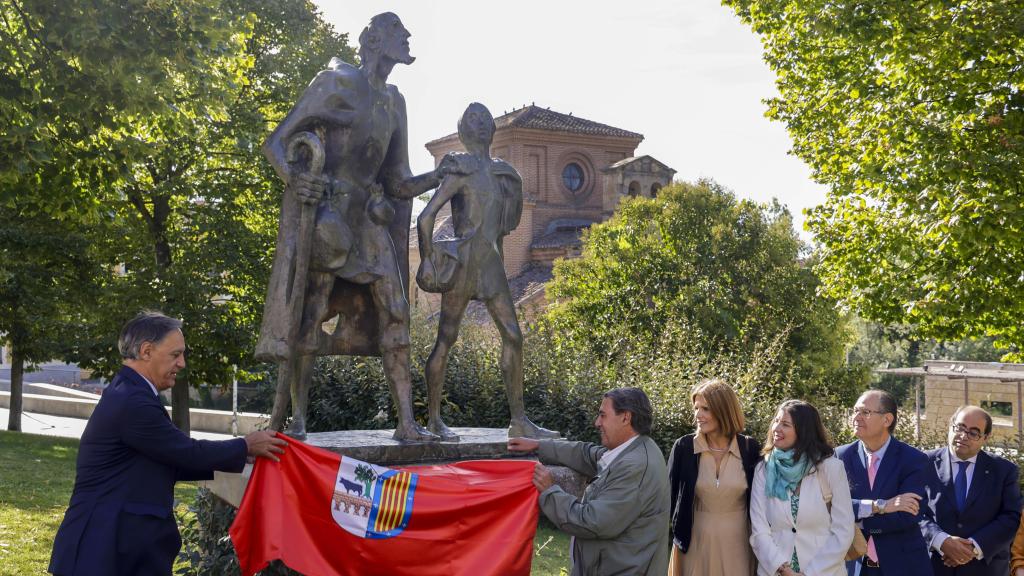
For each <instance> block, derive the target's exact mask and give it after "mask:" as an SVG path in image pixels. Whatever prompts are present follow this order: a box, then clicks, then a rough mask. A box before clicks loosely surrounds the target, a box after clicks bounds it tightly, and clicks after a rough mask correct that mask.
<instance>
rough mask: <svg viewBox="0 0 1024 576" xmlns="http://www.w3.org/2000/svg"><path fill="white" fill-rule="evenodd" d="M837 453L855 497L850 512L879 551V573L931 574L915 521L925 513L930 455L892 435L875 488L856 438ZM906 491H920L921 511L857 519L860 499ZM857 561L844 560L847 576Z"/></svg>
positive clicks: (901, 575)
mask: <svg viewBox="0 0 1024 576" xmlns="http://www.w3.org/2000/svg"><path fill="white" fill-rule="evenodd" d="M836 456H837V457H839V459H840V460H842V461H843V464H844V465H845V466H846V477H847V478H848V479H849V481H850V496H851V497H852V498H853V515H854V517H855V518H857V520H859V521H860V522H861V523H862V529H863V531H864V537H865V538H867V537H869V536H871V537H873V538H874V539H875V550H877V551H878V564H879V566H881V570H882V574H884V575H885V576H932V565H931V562H930V561H929V559H928V547H927V545H926V544H925V542H924V538H922V537H921V529H920V526H919V524H918V523H919V522H920V520H921V519H922V518H924V517H927V516H928V515H929V512H928V506H927V505H926V502H925V500H924V498H925V486H926V485H927V484H928V480H929V477H930V474H931V472H930V470H931V465H930V464H929V462H928V457H927V456H925V455H924V453H923V452H921V451H920V450H918V449H916V448H914V447H912V446H908V445H907V444H904V443H903V442H900V441H899V440H897V439H896V438H892V439H891V440H890V441H889V447H888V448H887V449H886V451H885V457H884V458H882V463H881V464H880V465H879V468H878V472H877V474H876V475H875V486H874V488H873V489H872V488H870V487H869V484H868V471H867V469H866V468H865V467H864V461H863V460H861V448H860V441H859V440H858V441H856V442H852V443H850V444H845V445H843V446H840V447H839V448H837V449H836ZM907 492H913V493H915V494H920V495H921V509H920V511H919V512H918V514H917V516H911V515H910V514H908V513H906V512H896V513H893V514H880V515H877V516H869V517H866V518H864V519H861V518H860V517H859V515H858V514H859V512H860V503H859V502H858V501H859V500H877V499H879V498H885V499H889V498H893V497H895V496H898V495H900V494H904V493H907ZM856 564H857V562H847V564H846V570H847V572H848V573H849V574H850V575H851V576H852V575H853V574H854V570H855V565H856Z"/></svg>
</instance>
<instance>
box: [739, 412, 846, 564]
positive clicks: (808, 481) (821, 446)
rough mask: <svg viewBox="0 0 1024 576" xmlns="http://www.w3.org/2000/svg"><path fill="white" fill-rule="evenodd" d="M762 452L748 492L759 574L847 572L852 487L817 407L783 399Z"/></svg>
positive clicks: (752, 538)
mask: <svg viewBox="0 0 1024 576" xmlns="http://www.w3.org/2000/svg"><path fill="white" fill-rule="evenodd" d="M763 453H764V455H765V459H764V461H763V462H761V463H760V464H758V466H757V470H756V471H755V472H754V485H753V487H752V489H751V495H750V524H751V535H750V544H751V546H752V547H753V549H754V555H755V556H756V557H757V562H758V568H757V573H758V575H759V576H773V575H779V576H793V575H804V576H846V567H845V564H844V559H845V556H846V551H847V550H848V549H849V548H850V543H851V542H853V530H854V526H853V506H852V504H851V502H850V486H849V484H848V483H847V480H846V469H845V468H844V467H843V463H842V462H841V461H839V460H838V459H836V458H835V457H834V453H835V451H834V450H833V447H832V444H831V442H830V440H829V437H828V433H827V432H826V431H825V427H824V426H822V424H821V417H820V416H819V415H818V411H817V410H816V409H815V408H814V406H811V405H810V404H808V403H806V402H804V401H802V400H787V401H786V402H783V403H782V405H781V406H779V411H778V413H777V414H776V415H775V419H774V420H773V421H772V426H771V429H770V430H769V432H768V438H767V439H766V440H765V445H764V450H763ZM823 481H824V482H823ZM826 497H830V499H831V502H826V500H825V498H826Z"/></svg>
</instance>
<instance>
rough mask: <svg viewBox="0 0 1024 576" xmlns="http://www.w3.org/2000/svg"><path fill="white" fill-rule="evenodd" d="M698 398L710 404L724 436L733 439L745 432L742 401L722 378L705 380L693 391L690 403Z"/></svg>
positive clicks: (712, 413)
mask: <svg viewBox="0 0 1024 576" xmlns="http://www.w3.org/2000/svg"><path fill="white" fill-rule="evenodd" d="M697 396H700V397H701V398H703V399H704V401H705V402H707V403H708V408H709V409H710V410H711V415H712V416H714V417H715V421H716V422H718V427H719V428H720V429H721V431H722V435H723V436H725V437H726V438H729V439H732V438H733V437H734V436H736V435H737V434H739V433H740V432H742V431H743V428H744V427H745V426H746V420H745V419H744V418H743V408H741V407H740V399H739V397H738V396H736V391H735V390H733V389H732V386H729V384H728V383H727V382H726V381H725V380H723V379H721V378H711V379H708V380H704V381H703V382H701V383H700V384H697V387H696V388H694V389H693V393H692V394H690V401H691V402H693V401H696V400H697Z"/></svg>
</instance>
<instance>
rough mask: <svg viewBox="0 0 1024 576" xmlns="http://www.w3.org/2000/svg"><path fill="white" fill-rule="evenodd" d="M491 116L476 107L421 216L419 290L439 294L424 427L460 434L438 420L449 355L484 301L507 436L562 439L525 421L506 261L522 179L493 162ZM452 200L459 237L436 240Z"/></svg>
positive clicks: (518, 337)
mask: <svg viewBox="0 0 1024 576" xmlns="http://www.w3.org/2000/svg"><path fill="white" fill-rule="evenodd" d="M494 130H495V126H494V118H493V117H492V116H491V113H490V111H488V110H487V108H486V107H484V106H483V105H482V104H478V103H475V102H474V103H473V104H470V105H469V107H468V108H466V112H465V113H464V114H463V115H462V119H461V120H459V139H460V140H461V141H462V144H463V146H465V147H466V151H467V153H465V154H449V155H447V156H446V157H445V158H444V159H443V160H442V161H441V166H440V168H441V169H442V170H443V171H444V172H445V173H446V174H447V175H446V176H445V177H444V180H443V181H442V183H441V187H440V188H439V189H438V191H437V192H436V193H435V194H434V196H433V197H432V198H431V199H430V202H428V203H427V206H426V208H424V210H423V212H421V213H420V216H419V218H418V219H417V232H418V234H419V248H420V258H421V264H420V269H419V271H418V273H417V275H416V281H417V283H418V284H419V285H420V288H422V289H424V290H426V291H428V292H440V293H441V316H440V325H439V326H438V330H437V341H436V342H435V344H434V349H433V350H432V351H431V353H430V357H429V358H428V359H427V368H426V371H427V373H426V379H427V394H428V415H429V421H428V423H427V427H428V428H429V429H430V431H431V432H434V433H435V434H438V435H440V436H441V438H442V439H444V440H457V439H458V436H457V435H455V434H454V433H453V432H452V431H451V430H449V429H448V427H447V426H445V424H444V422H443V421H442V420H441V389H442V387H443V385H444V377H445V369H446V367H447V364H448V351H449V349H450V348H451V346H452V345H453V344H454V343H455V340H456V338H458V335H459V324H460V323H461V321H462V316H463V314H464V313H465V311H466V306H467V305H468V304H469V301H470V300H480V301H482V302H484V303H485V304H486V305H487V311H488V312H490V314H491V318H492V319H493V320H494V323H495V324H496V325H497V327H498V332H499V333H500V334H501V377H502V380H503V381H504V383H505V392H506V394H507V396H508V404H509V411H510V412H511V415H512V421H511V423H510V425H509V430H508V435H509V437H510V438H512V437H517V436H527V437H531V438H547V437H557V436H558V433H557V432H554V431H551V430H546V429H544V428H541V427H539V426H537V425H536V424H534V423H533V422H531V421H530V420H529V418H527V417H526V411H525V407H524V405H523V333H522V331H521V330H520V329H519V321H518V319H517V318H516V310H515V305H514V304H513V302H512V294H511V292H510V291H509V287H508V279H507V278H506V277H505V266H504V263H503V260H502V252H501V250H502V246H501V243H502V238H504V237H505V236H506V235H507V234H508V233H509V232H511V231H512V230H514V229H515V228H516V226H518V225H519V218H520V217H521V216H522V212H523V181H522V178H520V176H519V173H518V172H516V169H515V168H513V167H512V166H511V165H510V164H508V163H507V162H504V161H502V160H498V159H492V158H491V140H492V139H493V138H494ZM448 202H450V203H451V206H452V220H453V222H454V224H455V238H454V239H451V240H442V241H439V242H436V243H435V242H434V241H433V239H432V237H433V232H434V221H435V219H436V217H437V213H438V211H440V210H441V208H442V207H443V206H444V205H445V204H446V203H448Z"/></svg>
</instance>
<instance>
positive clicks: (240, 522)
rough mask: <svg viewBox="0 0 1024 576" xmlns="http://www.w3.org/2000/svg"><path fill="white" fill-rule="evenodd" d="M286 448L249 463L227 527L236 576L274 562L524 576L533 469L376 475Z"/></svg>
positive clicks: (299, 446) (331, 568) (452, 468)
mask: <svg viewBox="0 0 1024 576" xmlns="http://www.w3.org/2000/svg"><path fill="white" fill-rule="evenodd" d="M278 436H279V437H281V438H284V439H285V440H287V441H288V444H289V445H288V448H287V449H286V451H285V453H284V454H283V455H282V456H281V462H279V463H278V462H273V461H270V460H266V459H264V458H257V459H256V466H255V468H254V469H253V473H252V478H250V480H249V485H248V487H247V488H246V491H245V496H244V497H243V498H242V505H241V507H240V508H239V510H238V515H237V516H236V517H235V522H234V524H232V525H231V530H230V531H229V532H230V534H231V540H232V542H233V543H234V545H235V551H236V552H237V553H238V560H239V564H240V565H241V569H242V576H251V575H252V574H255V573H256V572H258V571H259V570H261V569H263V568H265V567H266V566H267V564H269V563H270V562H271V561H272V560H274V559H281V560H282V561H284V563H285V564H287V565H288V566H289V567H290V568H292V569H294V570H297V571H299V572H302V573H303V574H306V576H331V575H344V576H348V575H351V576H373V575H378V574H379V575H382V576H383V575H388V576H394V575H402V574H409V575H414V574H415V575H416V576H430V575H432V574H437V575H444V576H458V575H467V576H486V575H488V574H493V575H496V576H497V575H502V576H505V575H517V574H522V575H527V574H529V573H530V561H531V559H532V556H533V537H534V533H535V532H536V530H537V515H538V509H537V491H536V489H535V488H534V487H533V483H532V476H533V467H534V463H533V462H530V461H524V460H477V461H469V462H459V463H455V464H440V465H436V466H410V467H406V468H396V469H390V468H383V467H378V466H373V465H371V464H367V463H365V462H360V461H358V460H354V459H351V458H347V457H345V458H343V457H341V456H339V455H338V454H335V453H333V452H328V451H326V450H321V449H319V448H315V447H313V446H309V445H308V444H304V443H302V442H298V441H296V440H293V439H291V438H288V437H287V436H283V435H280V434H279V435H278Z"/></svg>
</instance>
